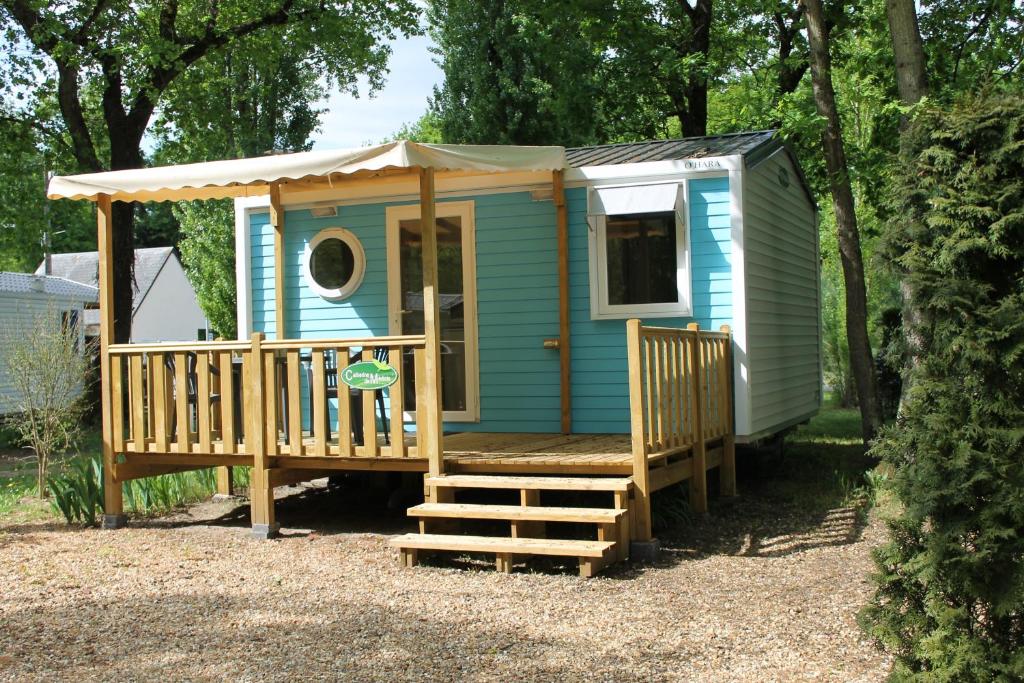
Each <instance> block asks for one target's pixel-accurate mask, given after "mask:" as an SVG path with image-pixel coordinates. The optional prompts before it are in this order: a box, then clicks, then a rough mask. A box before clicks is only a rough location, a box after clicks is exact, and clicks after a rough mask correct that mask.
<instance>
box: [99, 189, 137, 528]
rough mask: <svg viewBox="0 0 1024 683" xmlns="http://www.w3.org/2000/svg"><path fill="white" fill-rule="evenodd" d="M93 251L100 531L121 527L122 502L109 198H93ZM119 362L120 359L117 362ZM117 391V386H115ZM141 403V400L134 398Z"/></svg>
mask: <svg viewBox="0 0 1024 683" xmlns="http://www.w3.org/2000/svg"><path fill="white" fill-rule="evenodd" d="M96 227H97V243H96V246H97V250H98V253H99V272H98V280H99V282H98V284H99V306H100V402H101V413H102V419H103V528H105V529H118V528H120V527H122V526H124V525H125V521H126V518H125V516H124V499H123V491H122V487H121V484H120V483H119V482H118V480H117V477H116V472H115V469H116V467H117V464H116V463H117V453H115V452H114V429H113V411H112V409H111V399H112V395H111V391H112V386H111V382H110V352H109V350H108V347H109V346H110V340H111V339H112V335H113V334H114V254H113V251H112V248H113V238H114V234H113V211H112V209H111V201H110V196H109V195H105V194H101V195H99V196H98V197H97V199H96ZM118 362H119V363H120V359H118ZM118 390H119V391H120V387H118ZM135 400H137V401H141V400H142V397H135Z"/></svg>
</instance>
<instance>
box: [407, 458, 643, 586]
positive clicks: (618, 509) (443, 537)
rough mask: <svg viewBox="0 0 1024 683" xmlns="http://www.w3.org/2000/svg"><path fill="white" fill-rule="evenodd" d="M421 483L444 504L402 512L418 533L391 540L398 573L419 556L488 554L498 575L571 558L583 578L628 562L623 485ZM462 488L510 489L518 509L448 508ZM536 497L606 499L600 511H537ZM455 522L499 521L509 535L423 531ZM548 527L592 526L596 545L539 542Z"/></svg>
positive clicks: (431, 479) (593, 481)
mask: <svg viewBox="0 0 1024 683" xmlns="http://www.w3.org/2000/svg"><path fill="white" fill-rule="evenodd" d="M424 481H425V483H426V486H427V489H428V492H429V495H428V500H433V501H444V502H427V503H423V504H422V505H417V506H415V507H412V508H409V515H410V516H411V517H418V518H419V520H420V533H419V534H406V535H404V536H399V537H398V538H395V539H392V541H391V545H392V546H393V547H395V548H397V549H398V550H399V556H400V560H401V563H402V565H403V566H406V567H412V566H415V565H416V563H417V562H418V559H419V557H418V555H419V552H420V551H436V552H469V553H493V554H494V556H495V560H496V566H497V569H498V571H502V572H510V571H512V563H513V561H514V560H515V559H516V558H524V557H529V556H531V555H554V556H559V557H575V558H577V559H578V560H579V563H580V576H584V577H590V576H593V575H594V574H595V573H597V572H598V571H600V570H601V568H602V567H603V566H605V565H606V564H608V563H610V562H614V561H616V560H624V559H626V557H627V556H628V553H629V540H630V526H631V517H630V514H629V493H630V491H631V490H632V487H633V480H632V479H630V478H623V477H541V476H537V477H533V476H521V475H471V474H456V475H448V476H427V477H426V478H425V479H424ZM465 489H491V490H494V489H504V490H518V491H519V494H520V501H521V505H498V504H494V505H492V504H480V503H473V504H469V503H458V502H454V497H455V495H456V493H457V492H458V491H460V490H465ZM541 491H549V492H554V491H563V492H581V491H582V492H596V493H598V494H600V493H605V494H609V493H610V494H612V495H611V503H612V505H611V506H610V507H607V508H603V507H553V506H545V505H542V504H541V500H540V494H541ZM463 519H464V520H498V521H506V522H509V524H510V526H511V535H509V536H468V535H458V534H449V533H443V534H442V533H429V531H430V529H428V526H433V527H436V526H437V525H439V524H442V523H447V525H448V526H450V525H451V523H452V520H463ZM548 522H556V523H559V522H560V523H573V524H584V525H594V526H595V528H596V536H597V538H596V540H577V539H560V538H545V536H546V534H547V523H548ZM435 530H436V529H435ZM445 531H448V529H447V528H446V529H445Z"/></svg>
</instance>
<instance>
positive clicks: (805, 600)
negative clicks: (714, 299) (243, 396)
mask: <svg viewBox="0 0 1024 683" xmlns="http://www.w3.org/2000/svg"><path fill="white" fill-rule="evenodd" d="M762 494H763V492H759V491H758V490H757V489H756V488H755V489H754V490H751V489H750V488H749V487H748V489H747V490H746V491H744V495H743V496H742V497H740V498H739V499H735V500H734V501H732V502H729V503H728V504H722V503H721V502H717V503H716V504H714V505H713V509H712V512H711V513H710V514H709V515H707V516H706V517H704V518H703V519H700V520H697V521H695V522H693V523H691V524H688V525H684V527H683V528H682V529H680V530H678V531H675V532H662V534H661V538H662V543H663V548H664V550H665V552H664V553H663V558H662V560H661V561H660V562H659V563H658V564H657V565H653V566H650V565H648V566H628V565H626V566H623V567H619V568H613V569H611V570H608V571H606V572H605V573H604V574H602V575H601V576H600V577H598V578H595V579H591V580H583V579H579V578H578V577H576V576H574V575H573V572H574V567H573V566H571V565H565V566H562V567H560V566H558V565H550V564H545V565H538V564H531V565H529V567H522V566H521V567H517V571H516V573H514V574H512V575H501V574H497V573H495V572H494V571H493V570H491V568H490V565H489V564H488V565H484V564H482V563H473V562H471V561H464V560H452V561H449V562H448V563H447V564H434V565H433V566H428V567H419V568H416V569H401V568H399V567H398V564H397V562H396V559H395V555H394V552H393V551H392V550H391V549H390V548H388V546H387V540H388V538H389V536H390V535H391V534H394V533H399V532H401V531H406V530H409V529H410V528H411V527H410V525H409V524H408V522H407V521H406V520H405V519H404V518H403V517H402V515H401V513H400V512H393V511H387V510H386V509H378V510H375V511H374V512H372V513H370V514H365V513H364V514H363V515H362V516H360V515H357V514H353V512H352V506H351V504H347V503H345V502H339V500H338V499H339V498H340V496H339V495H338V494H329V493H327V492H326V491H325V490H323V489H315V488H310V489H305V490H303V491H299V492H297V493H293V494H292V495H290V496H289V497H288V498H287V499H285V500H281V501H279V503H278V510H279V512H278V517H279V520H280V521H281V522H282V524H284V525H285V529H284V537H283V538H281V539H278V540H275V541H269V542H266V541H264V542H260V541H256V540H252V539H250V538H249V537H248V534H247V527H246V524H247V521H248V520H247V514H246V508H245V507H242V506H239V505H238V504H232V503H219V504H214V503H209V504H204V505H200V506H196V507H195V508H193V509H191V510H190V511H188V512H187V513H181V514H178V515H176V516H174V517H170V518H166V519H157V520H145V521H136V522H134V523H133V525H132V527H131V528H128V529H124V530H120V531H116V532H110V531H101V530H95V529H92V530H84V531H83V530H76V529H70V528H68V527H65V526H63V525H57V524H50V523H27V524H12V523H10V522H8V523H6V526H5V525H4V524H5V523H4V522H3V521H0V680H12V681H13V680H17V681H52V680H77V681H83V680H117V681H133V680H203V681H206V680H209V681H213V680H225V679H234V680H260V681H263V680H271V681H278V680H281V681H284V680H292V679H297V678H306V679H312V680H325V679H326V680H339V679H340V680H352V681H405V680H459V681H462V680H466V681H490V680H502V681H505V680H531V681H576V680H588V681H590V680H600V681H633V680H637V681H663V680H664V681H667V680H715V681H727V680H742V681H754V680H756V681H767V680H772V681H794V680H835V681H861V680H880V679H883V678H884V677H885V676H886V674H887V672H888V670H889V666H890V662H889V661H888V659H887V658H886V657H885V656H884V655H882V654H881V653H879V652H878V651H876V650H875V649H874V648H873V647H872V646H871V645H870V644H869V643H868V642H866V641H865V639H864V638H863V637H862V635H861V633H860V631H859V630H858V627H857V625H856V623H855V614H856V612H857V610H858V609H859V607H860V606H861V605H862V604H863V603H864V602H865V600H866V598H867V596H868V595H869V593H870V586H869V585H868V583H867V579H866V577H867V574H868V573H869V572H870V570H871V560H870V549H871V547H873V546H875V545H877V544H878V543H879V542H880V540H881V538H882V536H883V534H884V529H883V528H882V525H881V524H880V523H878V522H877V521H869V522H868V523H867V524H863V523H861V522H859V521H858V518H857V516H856V515H855V514H854V512H853V511H852V510H849V509H844V508H835V509H827V508H826V507H825V506H822V509H818V510H813V509H812V510H808V509H806V505H797V504H796V503H794V502H792V501H786V500H782V499H779V498H778V497H775V498H773V497H772V496H770V495H762ZM812 507H813V506H812Z"/></svg>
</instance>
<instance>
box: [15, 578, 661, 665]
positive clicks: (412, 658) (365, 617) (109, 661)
mask: <svg viewBox="0 0 1024 683" xmlns="http://www.w3.org/2000/svg"><path fill="white" fill-rule="evenodd" d="M271 578H272V577H269V576H264V577H259V576H257V577H255V578H253V579H251V581H254V582H255V583H254V584H253V585H248V583H247V584H246V585H245V588H242V587H239V588H238V589H236V590H240V591H243V593H242V594H241V595H239V594H235V595H232V594H231V592H227V591H219V592H217V595H216V597H215V598H214V597H212V596H210V595H208V594H206V593H204V592H203V591H200V590H194V591H189V592H183V591H181V590H171V591H167V592H164V593H152V592H148V593H131V592H122V593H119V594H116V595H115V596H113V597H106V598H103V599H102V600H100V599H85V598H79V599H75V600H70V601H60V602H58V603H54V604H49V603H43V604H42V605H31V606H24V607H14V608H12V609H10V610H9V611H8V612H7V613H6V614H5V628H4V634H2V635H0V645H2V650H0V651H2V653H3V655H4V656H3V659H2V661H0V678H5V677H7V676H9V677H10V680H19V679H26V678H30V677H32V676H36V677H39V676H40V675H43V676H45V678H37V680H45V679H49V678H56V679H58V680H61V679H64V680H70V679H75V678H83V679H85V678H97V679H99V680H141V681H149V680H153V681H156V680H168V679H181V678H185V679H191V680H280V681H285V680H296V679H305V680H381V681H384V680H430V679H435V680H445V679H447V680H460V679H461V680H485V679H486V680H491V679H493V678H496V677H497V678H507V677H511V678H513V679H514V680H552V681H553V680H584V678H582V677H581V676H582V674H583V672H584V671H586V670H587V669H588V668H591V667H593V668H596V669H598V670H602V671H605V672H608V671H618V672H619V675H621V676H627V675H628V674H629V673H630V672H631V671H632V670H633V667H635V666H636V665H637V664H638V663H639V662H637V661H630V659H631V657H630V656H624V654H625V653H621V652H617V653H600V652H588V653H587V655H586V660H585V662H584V661H580V659H579V653H576V652H575V648H576V647H577V646H578V643H577V642H570V641H567V640H565V639H562V638H559V637H556V636H550V637H542V638H537V637H528V636H526V635H525V634H524V633H523V632H522V629H517V628H514V626H513V625H514V624H515V621H514V620H507V622H506V620H501V619H499V620H498V622H499V623H498V624H487V623H485V622H482V621H481V620H479V619H472V620H470V621H468V623H467V615H464V614H462V613H461V611H460V610H452V611H451V614H450V616H448V617H443V616H439V615H438V614H437V612H436V611H430V612H429V614H430V615H431V616H430V618H429V619H428V618H425V617H424V614H423V611H422V609H421V607H420V605H419V604H418V602H417V600H418V599H423V595H425V596H428V597H429V596H430V595H431V594H432V593H433V592H434V589H433V588H431V587H429V586H423V585H418V586H414V587H413V588H412V590H413V592H412V593H411V594H409V595H406V596H405V597H406V600H405V601H404V602H403V601H402V600H397V601H390V600H389V603H388V604H382V603H380V602H378V601H375V600H372V599H368V598H367V597H366V596H365V595H363V594H361V593H359V592H356V591H346V590H342V589H341V586H343V585H344V583H345V580H344V578H343V577H335V578H336V579H339V580H340V584H339V587H338V588H337V589H332V590H328V591H324V592H317V593H311V592H309V591H308V590H307V591H301V590H299V589H297V588H293V587H291V586H289V583H288V581H287V579H285V580H284V582H283V583H281V582H280V581H273V580H271ZM168 580H169V581H170V580H171V579H168ZM264 584H265V585H264ZM363 587H364V588H365V586H363ZM421 592H422V595H421ZM325 595H327V596H328V599H327V601H326V602H325ZM69 615H73V617H72V618H73V622H72V623H69V622H68V620H69ZM503 622H505V623H507V625H503ZM69 629H73V630H71V631H70V635H69ZM78 634H82V635H78ZM86 634H89V635H88V636H87V635H86ZM95 634H102V635H101V637H94V635H95ZM40 640H42V641H45V643H46V645H45V647H41V646H40ZM652 659H654V660H660V663H661V665H663V666H665V667H672V666H678V662H677V661H676V654H675V653H674V652H672V651H671V649H668V648H666V649H664V650H663V651H657V650H654V651H651V650H648V651H645V655H644V664H646V665H647V666H653V665H655V664H656V663H657V662H655V661H651V660H652Z"/></svg>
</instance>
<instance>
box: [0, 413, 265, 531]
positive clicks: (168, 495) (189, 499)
mask: <svg viewBox="0 0 1024 683" xmlns="http://www.w3.org/2000/svg"><path fill="white" fill-rule="evenodd" d="M80 448H81V451H80V454H79V455H76V456H74V457H70V458H66V459H64V460H61V461H59V462H57V463H55V465H54V467H53V469H52V471H51V474H50V477H49V480H48V481H49V490H50V497H49V499H47V500H43V501H41V500H39V499H38V498H37V497H36V476H35V462H34V461H32V460H26V461H20V462H17V463H13V462H12V463H9V465H8V466H7V471H8V472H13V473H15V474H14V476H9V477H3V478H0V520H3V521H6V522H12V521H17V522H26V521H34V520H43V519H48V518H52V517H54V516H57V517H63V518H64V519H66V520H67V521H68V523H80V524H95V523H96V522H97V521H98V520H99V518H100V516H101V515H102V514H103V481H102V467H101V466H100V463H101V455H100V453H101V450H102V449H101V435H100V433H99V431H98V430H93V431H90V432H87V433H86V434H85V435H84V437H83V439H82V442H81V443H80ZM234 485H235V487H236V489H244V488H246V487H248V485H249V469H248V468H246V467H236V468H234ZM216 490H217V477H216V473H215V470H214V469H213V468H207V469H202V470H192V471H190V472H175V473H171V474H163V475H160V476H156V477H147V478H145V479H136V480H132V481H129V482H126V483H124V484H123V491H124V509H125V511H126V512H128V513H129V514H133V515H136V516H150V515H157V514H164V513H166V512H169V511H171V510H175V509H178V508H181V507H183V506H186V505H189V504H192V503H196V502H199V501H202V500H207V499H208V498H210V497H211V496H212V495H213V494H214V493H216Z"/></svg>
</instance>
